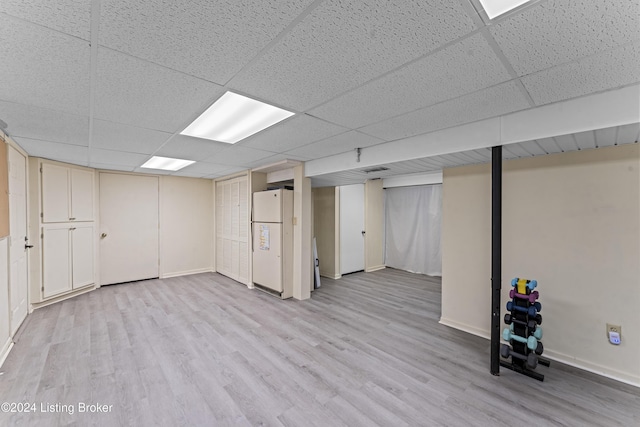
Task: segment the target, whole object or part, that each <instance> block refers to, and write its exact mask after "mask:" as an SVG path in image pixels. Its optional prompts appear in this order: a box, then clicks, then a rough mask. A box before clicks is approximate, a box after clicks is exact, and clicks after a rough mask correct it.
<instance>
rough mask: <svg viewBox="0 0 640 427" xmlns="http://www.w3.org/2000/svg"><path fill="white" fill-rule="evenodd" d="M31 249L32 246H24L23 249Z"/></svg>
mask: <svg viewBox="0 0 640 427" xmlns="http://www.w3.org/2000/svg"><path fill="white" fill-rule="evenodd" d="M32 247H33V245H24V248H25V249H31V248H32Z"/></svg>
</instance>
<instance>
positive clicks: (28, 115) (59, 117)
mask: <svg viewBox="0 0 640 427" xmlns="http://www.w3.org/2000/svg"><path fill="white" fill-rule="evenodd" d="M0 119H2V120H3V121H4V122H5V123H7V124H8V125H9V126H8V127H7V132H8V133H9V134H10V135H12V136H18V137H20V136H22V137H25V138H31V139H41V140H47V141H51V142H61V143H63V144H73V145H84V146H87V145H88V144H89V118H88V117H86V116H76V115H73V114H66V113H62V112H60V111H54V110H47V109H45V108H38V107H33V106H30V105H22V104H16V103H13V102H2V101H0Z"/></svg>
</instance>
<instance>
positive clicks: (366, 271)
mask: <svg viewBox="0 0 640 427" xmlns="http://www.w3.org/2000/svg"><path fill="white" fill-rule="evenodd" d="M385 268H387V266H386V265H384V264H382V265H376V266H374V267H369V268H365V269H364V272H365V273H373V272H374V271H378V270H383V269H385Z"/></svg>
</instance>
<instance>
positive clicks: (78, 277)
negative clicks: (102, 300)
mask: <svg viewBox="0 0 640 427" xmlns="http://www.w3.org/2000/svg"><path fill="white" fill-rule="evenodd" d="M93 239H94V228H93V224H74V225H73V227H71V253H72V254H73V255H72V258H71V259H72V261H71V271H72V285H73V289H77V288H81V287H83V286H87V285H91V284H93V283H95V275H94V269H93V264H94V252H93V248H94V242H93Z"/></svg>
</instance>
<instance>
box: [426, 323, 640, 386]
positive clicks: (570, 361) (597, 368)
mask: <svg viewBox="0 0 640 427" xmlns="http://www.w3.org/2000/svg"><path fill="white" fill-rule="evenodd" d="M439 323H440V324H442V325H445V326H449V327H451V328H454V329H458V330H460V331H464V332H467V333H470V334H472V335H476V336H478V337H482V338H485V339H488V340H489V339H491V336H490V334H489V332H488V331H486V330H484V329H480V328H476V327H474V326H469V325H466V324H464V323H458V322H456V321H453V320H450V319H445V318H443V317H441V318H440V321H439ZM543 357H544V358H545V359H549V360H553V361H556V362H560V363H564V364H565V365H569V366H573V367H574V368H578V369H582V370H584V371H588V372H591V373H594V374H597V375H600V376H603V377H605V378H610V379H612V380H616V381H620V382H621V383H625V384H629V385H632V386H635V387H640V377H637V376H634V375H631V374H628V373H626V372H621V371H618V370H615V369H611V368H609V367H606V366H602V365H598V364H596V363H593V362H589V361H587V360H583V359H579V358H576V357H573V356H569V355H566V354H562V353H558V352H556V351H553V350H551V349H549V348H545V349H544V354H543Z"/></svg>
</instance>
